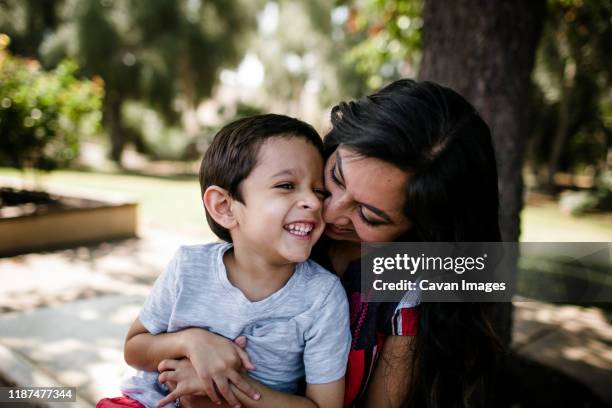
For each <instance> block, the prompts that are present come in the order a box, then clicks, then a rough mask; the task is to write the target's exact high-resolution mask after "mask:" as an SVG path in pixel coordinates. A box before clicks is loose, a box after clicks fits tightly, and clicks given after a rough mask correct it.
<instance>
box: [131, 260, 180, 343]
mask: <svg viewBox="0 0 612 408" xmlns="http://www.w3.org/2000/svg"><path fill="white" fill-rule="evenodd" d="M180 254H181V250H180V249H179V250H178V251H177V252H176V253H175V254H174V256H173V257H172V260H170V263H169V264H168V266H166V269H165V270H164V271H163V272H162V273H161V275H159V276H158V278H157V280H156V281H155V284H154V285H153V289H152V290H151V293H150V294H149V296H148V297H147V299H146V300H145V303H144V306H143V307H142V310H141V311H140V315H139V316H138V318H139V319H140V322H141V323H142V325H143V326H144V327H145V328H146V329H147V330H148V331H149V333H151V334H159V333H163V332H166V331H168V324H169V322H170V316H171V315H172V311H173V309H174V305H175V303H176V293H177V283H178V269H179V268H178V266H179V263H180Z"/></svg>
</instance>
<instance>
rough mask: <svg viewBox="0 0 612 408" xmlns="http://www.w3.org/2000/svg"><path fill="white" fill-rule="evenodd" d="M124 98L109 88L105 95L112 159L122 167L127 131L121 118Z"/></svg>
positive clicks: (105, 113)
mask: <svg viewBox="0 0 612 408" xmlns="http://www.w3.org/2000/svg"><path fill="white" fill-rule="evenodd" d="M122 104H123V99H122V98H121V96H120V95H119V94H117V92H114V91H111V90H108V91H107V93H106V95H105V96H104V123H105V124H106V126H105V127H106V129H107V130H108V131H109V132H110V141H111V152H110V156H111V159H113V161H114V162H115V163H117V164H118V165H119V166H120V167H121V155H122V153H123V148H124V147H125V133H124V131H123V122H122V119H121V105H122Z"/></svg>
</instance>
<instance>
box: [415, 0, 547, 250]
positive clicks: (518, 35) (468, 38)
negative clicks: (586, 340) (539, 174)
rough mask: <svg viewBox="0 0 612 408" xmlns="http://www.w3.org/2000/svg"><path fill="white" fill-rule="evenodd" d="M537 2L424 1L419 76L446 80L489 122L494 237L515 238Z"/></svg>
mask: <svg viewBox="0 0 612 408" xmlns="http://www.w3.org/2000/svg"><path fill="white" fill-rule="evenodd" d="M545 7H546V3H545V1H544V0H456V1H454V2H453V3H452V6H451V5H450V4H448V3H447V2H443V1H436V0H424V4H423V23H424V25H423V60H422V62H421V70H420V78H421V79H427V80H432V81H435V82H439V83H441V84H444V85H447V86H449V87H451V88H453V89H455V90H456V91H457V92H459V93H461V94H462V95H463V96H465V97H466V98H467V99H468V100H469V101H470V102H472V103H473V104H474V106H475V107H476V109H478V111H479V112H480V113H481V115H482V116H483V118H484V120H485V121H486V122H487V123H488V124H489V126H490V127H491V131H492V132H493V142H494V144H495V152H496V155H497V164H498V171H499V181H500V200H501V219H500V225H501V229H502V237H503V239H504V241H516V240H517V239H518V237H519V233H520V224H519V214H520V212H521V209H522V207H523V200H522V192H523V179H522V174H521V168H522V165H523V156H524V150H525V142H526V140H527V130H528V126H527V123H526V119H527V116H528V115H527V114H528V109H529V91H530V85H531V79H530V76H531V71H532V68H533V63H534V58H535V50H536V46H537V43H538V39H539V37H540V34H541V26H542V22H543V20H544V14H545Z"/></svg>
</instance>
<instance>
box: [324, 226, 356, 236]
mask: <svg viewBox="0 0 612 408" xmlns="http://www.w3.org/2000/svg"><path fill="white" fill-rule="evenodd" d="M327 229H328V230H329V231H330V232H332V233H334V234H336V235H347V234H351V233H354V232H355V231H354V230H353V229H350V228H340V227H336V226H335V225H334V224H327Z"/></svg>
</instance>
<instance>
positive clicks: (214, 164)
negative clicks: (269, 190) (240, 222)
mask: <svg viewBox="0 0 612 408" xmlns="http://www.w3.org/2000/svg"><path fill="white" fill-rule="evenodd" d="M272 137H287V138H291V137H302V138H304V139H306V140H307V141H308V142H310V143H312V145H313V146H315V147H316V148H317V150H318V151H319V152H320V153H321V154H323V142H322V141H321V137H320V136H319V134H318V133H317V131H316V130H315V129H314V128H313V127H312V126H310V125H309V124H308V123H306V122H302V121H301V120H299V119H295V118H291V117H289V116H285V115H276V114H266V115H257V116H251V117H248V118H244V119H239V120H236V121H234V122H231V123H229V124H228V125H226V126H224V127H223V128H222V129H221V130H219V132H217V134H216V135H215V138H214V139H213V141H212V143H211V144H210V146H209V147H208V150H206V153H205V154H204V158H203V159H202V164H201V165H200V190H201V194H200V196H201V197H203V196H204V192H205V191H206V189H207V188H208V187H210V186H213V185H215V186H219V187H221V188H223V189H225V190H227V191H228V193H229V195H230V197H232V198H233V199H235V200H238V201H240V202H244V201H243V198H242V195H241V192H240V183H241V182H242V180H244V179H246V178H247V177H248V176H249V174H250V173H251V171H252V170H253V169H254V168H255V165H256V164H257V155H258V154H259V148H260V147H261V145H262V144H263V143H264V142H265V141H266V140H267V139H269V138H272ZM206 220H207V221H208V225H210V228H211V229H212V231H213V232H214V233H215V234H216V235H217V236H218V237H219V238H221V239H222V240H224V241H227V242H232V237H231V236H230V233H229V231H228V230H227V229H226V228H224V227H222V226H221V225H219V224H217V223H216V222H215V220H213V218H212V217H211V216H210V214H209V213H208V210H206Z"/></svg>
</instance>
